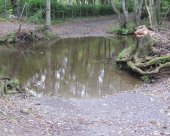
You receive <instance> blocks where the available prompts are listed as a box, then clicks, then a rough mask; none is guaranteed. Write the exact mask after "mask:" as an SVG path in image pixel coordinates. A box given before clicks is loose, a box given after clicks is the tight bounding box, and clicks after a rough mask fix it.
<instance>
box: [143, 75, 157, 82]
mask: <svg viewBox="0 0 170 136" xmlns="http://www.w3.org/2000/svg"><path fill="white" fill-rule="evenodd" d="M141 79H142V81H143V82H145V83H154V82H155V79H154V78H153V77H149V76H142V77H141Z"/></svg>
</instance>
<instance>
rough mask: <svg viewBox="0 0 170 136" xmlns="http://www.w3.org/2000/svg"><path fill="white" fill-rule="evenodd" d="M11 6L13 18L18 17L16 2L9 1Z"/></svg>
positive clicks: (15, 0)
mask: <svg viewBox="0 0 170 136" xmlns="http://www.w3.org/2000/svg"><path fill="white" fill-rule="evenodd" d="M11 5H12V10H13V14H14V15H15V16H19V13H18V7H17V0H11Z"/></svg>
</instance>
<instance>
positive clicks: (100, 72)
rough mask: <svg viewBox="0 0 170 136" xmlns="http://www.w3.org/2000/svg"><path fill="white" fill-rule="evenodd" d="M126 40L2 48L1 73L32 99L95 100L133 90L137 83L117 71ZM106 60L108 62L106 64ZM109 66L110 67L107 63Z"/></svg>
mask: <svg viewBox="0 0 170 136" xmlns="http://www.w3.org/2000/svg"><path fill="white" fill-rule="evenodd" d="M127 41H131V40H130V39H129V38H128V39H127V38H123V39H122V38H118V37H116V38H79V39H63V40H59V41H56V42H54V41H51V42H45V43H39V44H37V45H31V46H29V47H26V48H21V47H16V48H5V47H4V48H1V49H0V64H1V70H4V71H5V73H6V75H10V76H12V77H15V78H18V79H19V80H20V81H21V83H22V84H23V85H24V86H25V88H26V89H27V90H29V91H30V92H32V93H34V94H35V95H39V96H43V95H56V96H63V97H70V98H94V97H103V96H107V95H112V94H116V93H118V92H121V91H127V90H131V89H134V88H135V87H137V86H138V85H140V81H139V80H138V79H136V78H134V77H132V76H130V75H129V74H128V73H126V72H124V71H121V70H119V69H118V68H116V66H115V63H114V60H115V57H116V56H117V54H118V53H119V52H120V51H121V50H122V49H123V48H125V47H127V46H128V43H129V42H127ZM106 60H109V61H106ZM110 62H112V63H110Z"/></svg>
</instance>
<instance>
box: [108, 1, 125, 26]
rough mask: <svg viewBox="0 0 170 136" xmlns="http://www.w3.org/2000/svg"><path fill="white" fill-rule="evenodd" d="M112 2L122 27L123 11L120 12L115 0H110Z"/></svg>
mask: <svg viewBox="0 0 170 136" xmlns="http://www.w3.org/2000/svg"><path fill="white" fill-rule="evenodd" d="M110 3H111V4H112V8H113V11H114V12H115V13H116V16H117V18H118V21H119V24H120V26H121V27H122V25H123V20H122V17H121V13H120V12H119V10H118V9H117V8H116V4H115V1H114V0H110Z"/></svg>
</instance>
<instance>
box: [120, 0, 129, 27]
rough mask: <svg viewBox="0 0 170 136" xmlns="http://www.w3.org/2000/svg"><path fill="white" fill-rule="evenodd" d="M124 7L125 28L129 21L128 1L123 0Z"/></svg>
mask: <svg viewBox="0 0 170 136" xmlns="http://www.w3.org/2000/svg"><path fill="white" fill-rule="evenodd" d="M121 2H122V9H123V16H124V19H123V20H124V21H123V28H127V22H128V11H127V8H126V2H125V0H122V1H121Z"/></svg>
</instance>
